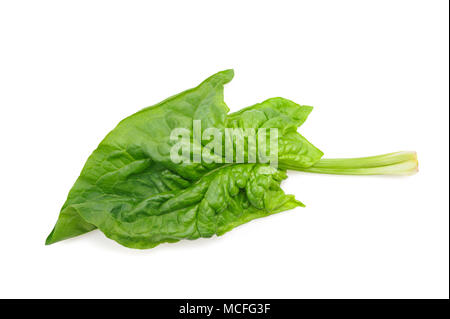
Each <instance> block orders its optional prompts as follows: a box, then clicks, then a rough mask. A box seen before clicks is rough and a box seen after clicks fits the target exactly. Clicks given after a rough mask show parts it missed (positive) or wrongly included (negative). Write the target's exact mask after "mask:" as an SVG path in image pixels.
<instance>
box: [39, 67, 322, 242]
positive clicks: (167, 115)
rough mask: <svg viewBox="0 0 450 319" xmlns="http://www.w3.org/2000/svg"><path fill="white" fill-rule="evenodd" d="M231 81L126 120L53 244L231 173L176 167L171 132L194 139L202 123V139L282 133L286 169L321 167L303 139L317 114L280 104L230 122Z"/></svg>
mask: <svg viewBox="0 0 450 319" xmlns="http://www.w3.org/2000/svg"><path fill="white" fill-rule="evenodd" d="M232 77H233V71H232V70H226V71H222V72H219V73H217V74H215V75H213V76H211V77H209V78H208V79H206V80H205V81H203V82H202V83H201V84H200V85H199V86H197V87H196V88H193V89H190V90H187V91H184V92H182V93H180V94H177V95H175V96H173V97H170V98H168V99H166V100H164V101H162V102H161V103H158V104H156V105H155V106H152V107H148V108H145V109H143V110H141V111H139V112H137V113H135V114H133V115H131V116H130V117H128V118H126V119H124V120H122V121H121V122H120V123H119V124H118V125H117V127H116V128H115V129H114V130H112V131H111V132H110V133H109V134H108V135H107V136H106V137H105V139H104V140H103V141H102V142H101V143H100V145H99V146H98V148H97V149H96V150H95V151H94V152H93V153H92V155H91V156H90V157H89V159H88V160H87V162H86V164H85V166H84V168H83V170H82V172H81V174H80V176H79V178H78V179H77V181H76V182H75V184H74V186H73V187H72V189H71V190H70V192H69V195H68V198H67V200H66V202H65V203H64V205H63V207H62V209H61V212H60V216H59V218H58V221H57V223H56V225H55V227H54V229H53V230H52V232H51V233H50V235H49V236H48V238H47V241H46V243H47V244H51V243H54V242H57V241H60V240H64V239H67V238H70V237H74V236H78V235H80V234H83V233H86V232H88V231H91V230H93V229H95V228H100V225H99V224H98V223H97V222H95V221H97V219H93V217H92V213H93V212H96V214H98V215H99V216H100V215H101V214H100V212H103V213H105V214H109V215H110V217H111V218H118V217H119V216H120V217H121V218H122V217H123V218H125V219H124V220H127V218H131V217H129V216H132V215H133V214H134V213H133V212H134V209H135V207H136V206H139V203H142V202H144V201H145V200H147V199H148V198H150V197H151V196H156V197H154V199H153V201H154V200H156V199H155V198H157V199H158V200H162V199H163V198H167V197H168V196H170V195H169V194H173V193H170V192H174V191H175V192H176V191H180V190H184V189H187V188H188V187H189V186H191V185H193V184H194V183H196V182H199V180H200V179H201V178H202V177H203V176H205V175H206V174H207V173H209V172H211V171H212V170H214V169H217V168H219V167H221V166H224V165H225V163H211V164H206V163H195V162H190V163H184V162H183V163H178V164H175V163H173V162H172V161H171V160H170V149H171V147H172V146H173V144H174V142H173V141H171V140H170V133H171V131H172V130H173V129H175V128H185V129H187V130H189V131H190V132H191V134H192V130H193V120H199V121H201V129H202V131H205V130H206V129H208V128H210V127H213V128H218V129H224V128H226V127H229V128H243V129H245V128H255V129H256V128H261V127H267V128H273V127H276V128H279V129H280V133H279V145H280V146H279V148H280V151H279V166H280V168H281V169H282V168H283V165H285V166H286V165H288V164H290V163H291V162H292V161H295V162H296V163H297V164H298V165H300V166H304V167H308V166H310V165H312V164H313V163H314V162H316V161H317V160H318V159H320V157H321V156H322V154H323V153H322V152H321V151H319V150H318V149H317V148H315V147H314V146H313V145H312V144H310V143H309V142H308V141H307V140H306V139H305V138H303V137H302V136H301V135H300V134H299V133H297V132H296V129H297V127H298V126H299V125H301V124H302V123H303V122H304V121H305V120H306V118H307V116H308V114H309V113H310V112H311V109H312V108H311V107H309V106H300V105H297V104H295V103H294V102H292V101H289V100H286V99H282V98H275V99H270V100H267V101H265V102H263V103H260V104H257V105H254V106H251V107H248V108H246V109H243V110H241V111H240V112H237V113H233V114H231V115H230V116H228V117H227V113H228V111H229V109H228V107H227V106H226V104H225V102H224V100H223V85H224V84H226V83H228V82H229V81H230V80H231V79H232ZM202 143H203V141H202ZM202 147H203V145H202ZM187 204H188V203H186V205H187ZM139 207H140V206H139ZM260 207H261V206H260ZM87 211H90V212H91V213H89V214H88V212H87ZM81 212H84V213H83V214H82V213H81ZM141 215H142V214H138V216H141ZM87 216H90V218H87ZM127 216H128V217H127ZM133 216H134V215H133ZM142 216H145V214H144V215H142ZM169 216H172V215H169ZM143 218H145V217H143ZM105 234H106V232H105ZM149 236H150V235H149ZM129 246H132V245H131V244H129Z"/></svg>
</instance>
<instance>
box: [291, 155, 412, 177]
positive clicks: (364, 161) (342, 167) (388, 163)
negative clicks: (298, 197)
mask: <svg viewBox="0 0 450 319" xmlns="http://www.w3.org/2000/svg"><path fill="white" fill-rule="evenodd" d="M288 168H291V169H295V170H299V171H303V172H310V173H321V174H339V175H411V174H414V173H416V172H417V171H418V162H417V154H416V152H396V153H389V154H384V155H377V156H370V157H359V158H333V159H331V158H330V159H321V160H320V161H318V162H317V163H315V164H314V165H313V166H311V167H307V168H299V167H288Z"/></svg>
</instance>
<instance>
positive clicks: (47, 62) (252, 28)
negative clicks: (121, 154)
mask: <svg viewBox="0 0 450 319" xmlns="http://www.w3.org/2000/svg"><path fill="white" fill-rule="evenodd" d="M448 9H449V8H448V1H444V0H442V1H437V0H435V1H271V2H265V1H220V2H219V1H158V2H156V1H155V2H149V1H110V0H109V1H71V2H69V1H2V2H1V4H0V106H1V111H0V112H1V113H0V114H1V127H0V133H1V135H0V136H1V157H0V161H1V163H0V167H1V178H0V187H1V189H0V191H1V211H0V226H1V228H0V229H1V230H0V248H1V249H0V297H3V298H12V297H42V298H46V297H62V298H66V297H75V298H78V297H85V298H91V297H103V298H108V297H123V298H132V297H137V298H200V297H201V298H206V297H209V298H215V297H235V298H240V297H255V298H260V297H261V298H263V297H264V298H350V297H351V298H397V297H401V298H413V297H414V298H431V297H436V298H448V296H449V291H448V288H449V277H448V276H449V213H448V202H449V195H448V191H449V189H448V188H449V184H448V182H449V180H448V165H449V158H448V151H449V149H448V142H449V141H448V131H449V122H448V115H449V98H448V96H449V91H448V85H449V77H448V76H449V73H448V71H449V64H448V58H449V51H448V50H449V42H448V36H449V34H448V23H449V16H448ZM226 68H234V69H235V73H236V76H235V79H234V80H233V81H232V82H231V83H230V84H229V85H227V86H226V90H225V100H226V102H227V104H228V105H229V107H230V108H231V110H232V111H235V110H238V109H240V108H241V107H244V106H248V105H251V104H253V103H256V102H259V101H262V100H264V99H266V98H269V97H274V96H282V97H286V98H289V99H292V100H294V101H296V102H298V103H301V104H309V105H313V106H315V110H314V112H313V113H312V114H311V116H310V118H309V119H308V121H307V122H306V123H305V125H304V126H303V127H302V128H301V132H302V133H303V134H304V135H305V136H306V137H307V138H308V139H309V140H310V141H311V142H312V143H314V144H315V145H317V146H318V147H319V148H321V149H322V150H323V151H324V152H325V156H326V157H346V156H366V155H375V154H382V153H387V152H392V151H399V150H416V151H417V152H418V155H419V164H420V172H419V173H418V174H416V175H414V176H411V177H400V178H393V177H349V176H327V175H313V174H306V173H295V172H290V174H289V176H290V177H289V179H288V180H287V181H285V182H284V188H285V190H286V191H287V192H288V193H292V194H295V195H296V197H297V198H298V199H299V200H301V201H303V202H304V203H305V204H306V205H307V207H306V208H297V209H295V210H292V211H287V212H284V213H280V214H277V215H274V216H271V217H268V218H264V219H260V220H256V221H253V222H251V223H248V224H246V225H243V226H241V227H238V228H237V229H235V230H233V231H232V232H230V233H228V234H226V235H225V236H223V237H220V238H212V239H202V240H197V241H192V242H190V241H184V242H181V243H177V244H165V245H160V246H159V247H157V248H155V249H151V250H146V251H139V250H132V249H127V248H124V247H121V246H119V245H118V244H116V243H115V242H113V241H111V240H109V239H106V238H105V237H104V236H103V235H102V233H100V232H99V231H94V232H92V233H89V234H87V235H84V236H80V237H78V238H75V239H71V240H67V241H64V242H60V243H57V244H54V245H52V246H44V240H45V238H46V236H47V234H48V233H49V232H50V230H51V229H52V227H53V225H54V223H55V221H56V219H57V216H58V213H59V209H60V207H61V205H62V204H63V202H64V200H65V198H66V196H67V193H68V191H69V189H70V187H71V186H72V184H73V182H74V181H75V179H76V177H77V176H78V174H79V172H80V170H81V168H82V166H83V164H84V162H85V160H86V159H87V157H88V156H89V154H90V153H91V152H92V151H93V150H94V149H95V147H96V146H97V144H98V143H99V142H100V141H101V139H102V138H103V137H104V136H105V135H106V133H107V132H108V131H110V130H111V129H112V128H113V127H114V126H115V125H116V124H117V123H118V122H119V121H120V120H121V119H122V118H124V117H125V116H127V115H130V114H132V113H134V112H136V111H138V110H139V109H141V108H143V107H145V106H148V105H152V104H155V103H157V102H159V101H160V100H162V99H164V98H166V97H168V96H170V95H172V94H175V93H178V92H180V91H182V90H184V89H188V88H190V87H193V86H195V85H197V84H198V83H199V82H200V81H202V80H203V79H205V78H206V77H208V76H209V75H211V74H213V73H215V72H217V71H220V70H222V69H226Z"/></svg>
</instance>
